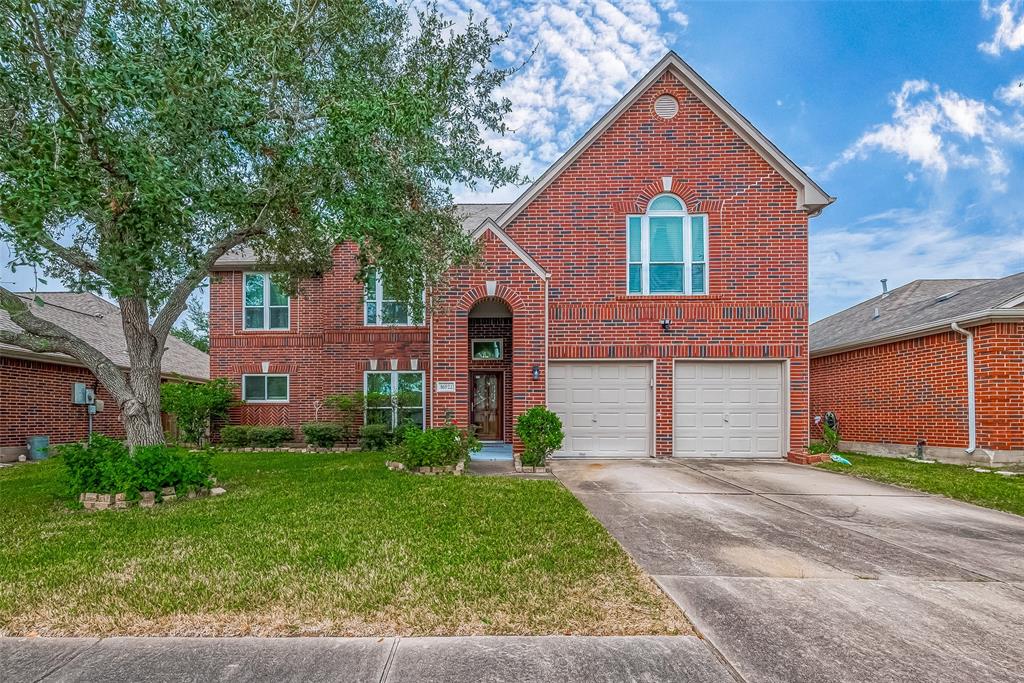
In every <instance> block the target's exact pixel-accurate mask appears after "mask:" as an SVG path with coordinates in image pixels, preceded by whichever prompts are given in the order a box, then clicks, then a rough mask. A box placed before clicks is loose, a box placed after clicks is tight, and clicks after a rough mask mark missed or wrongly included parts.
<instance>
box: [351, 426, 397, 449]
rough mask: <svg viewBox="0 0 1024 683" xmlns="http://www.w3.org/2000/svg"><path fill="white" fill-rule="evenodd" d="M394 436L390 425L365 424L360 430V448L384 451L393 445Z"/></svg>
mask: <svg viewBox="0 0 1024 683" xmlns="http://www.w3.org/2000/svg"><path fill="white" fill-rule="evenodd" d="M393 438H394V436H393V435H392V433H391V427H390V426H389V425H385V424H368V425H364V426H363V428H362V429H360V430H359V448H360V449H362V450H364V451H382V450H384V449H385V448H387V447H388V446H390V445H391V443H392V439H393Z"/></svg>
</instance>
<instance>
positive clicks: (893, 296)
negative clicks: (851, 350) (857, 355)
mask: <svg viewBox="0 0 1024 683" xmlns="http://www.w3.org/2000/svg"><path fill="white" fill-rule="evenodd" d="M1022 294H1024V273H1017V274H1016V275H1009V276H1007V277H1004V278H1000V279H979V280H915V281H913V282H911V283H910V284H907V285H904V286H902V287H899V288H897V289H894V290H892V291H891V292H889V294H887V295H885V296H882V295H879V296H876V297H874V298H873V299H868V300H867V301H864V302H861V303H859V304H857V305H856V306H853V307H851V308H848V309H846V310H845V311H840V312H839V313H836V314H835V315H831V316H829V317H827V318H825V319H824V320H819V321H818V322H816V323H814V324H813V325H811V353H819V352H821V351H825V350H828V349H833V348H840V347H847V346H852V345H856V344H859V343H866V342H869V341H872V340H875V339H878V340H879V342H881V341H884V339H885V338H887V337H891V336H898V335H900V333H901V332H902V331H905V330H909V329H912V328H916V327H921V326H926V325H928V324H929V323H940V322H942V321H946V320H955V319H958V318H965V317H969V316H971V315H972V314H976V313H981V312H982V311H987V310H989V309H992V308H996V307H998V306H1000V305H1002V304H1004V303H1005V302H1007V301H1009V300H1010V299H1013V298H1014V297H1016V296H1019V295H1022ZM950 295H952V296H950ZM876 307H877V308H878V317H877V318H876V317H875V308H876Z"/></svg>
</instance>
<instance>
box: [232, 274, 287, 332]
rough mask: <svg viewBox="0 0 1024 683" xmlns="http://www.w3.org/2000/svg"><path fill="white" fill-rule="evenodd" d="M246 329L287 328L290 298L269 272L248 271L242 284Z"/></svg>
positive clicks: (244, 325) (243, 324)
mask: <svg viewBox="0 0 1024 683" xmlns="http://www.w3.org/2000/svg"><path fill="white" fill-rule="evenodd" d="M242 290H243V297H244V303H243V305H244V308H245V310H244V315H243V321H242V326H243V328H244V329H246V330H287V329H288V318H289V311H290V309H291V304H290V300H289V298H288V295H287V294H285V293H284V290H283V289H281V288H280V287H278V286H277V285H276V284H274V280H273V278H272V277H271V276H270V275H269V274H268V273H246V274H245V276H244V282H243V284H242Z"/></svg>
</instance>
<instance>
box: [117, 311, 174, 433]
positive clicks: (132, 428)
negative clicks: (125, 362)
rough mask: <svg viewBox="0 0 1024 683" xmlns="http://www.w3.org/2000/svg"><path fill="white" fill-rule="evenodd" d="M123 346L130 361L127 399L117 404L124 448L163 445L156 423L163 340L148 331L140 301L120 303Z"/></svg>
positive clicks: (159, 424)
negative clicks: (124, 437)
mask: <svg viewBox="0 0 1024 683" xmlns="http://www.w3.org/2000/svg"><path fill="white" fill-rule="evenodd" d="M120 304H121V320H122V322H123V324H124V339H125V346H126V348H127V351H128V358H129V361H130V365H129V370H128V386H129V387H130V389H131V395H130V396H128V397H127V400H120V399H119V403H120V404H121V419H122V421H123V422H124V431H125V436H126V437H127V441H128V447H129V448H131V449H132V450H135V447H136V446H152V445H155V444H162V443H164V428H163V423H162V422H161V420H160V363H161V360H162V358H163V353H164V342H165V341H166V340H164V339H159V340H158V339H157V338H156V337H155V336H154V335H153V333H152V331H151V330H150V327H149V308H148V306H147V305H146V302H145V300H144V299H142V298H141V297H125V298H122V299H121V300H120Z"/></svg>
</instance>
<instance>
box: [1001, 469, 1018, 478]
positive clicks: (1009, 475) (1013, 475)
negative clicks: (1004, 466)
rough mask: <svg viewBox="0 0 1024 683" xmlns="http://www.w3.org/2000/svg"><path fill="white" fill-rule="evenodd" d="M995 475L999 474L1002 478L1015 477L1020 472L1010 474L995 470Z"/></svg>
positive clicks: (1006, 471) (1008, 471)
mask: <svg viewBox="0 0 1024 683" xmlns="http://www.w3.org/2000/svg"><path fill="white" fill-rule="evenodd" d="M996 474H1001V475H1003V476H1004V477H1016V476H1017V475H1018V474H1020V472H1011V471H1010V470H996Z"/></svg>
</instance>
